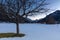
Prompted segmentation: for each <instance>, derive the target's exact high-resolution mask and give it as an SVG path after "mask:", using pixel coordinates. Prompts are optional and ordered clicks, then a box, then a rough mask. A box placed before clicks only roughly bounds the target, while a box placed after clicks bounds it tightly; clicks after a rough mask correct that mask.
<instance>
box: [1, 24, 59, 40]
mask: <svg viewBox="0 0 60 40" xmlns="http://www.w3.org/2000/svg"><path fill="white" fill-rule="evenodd" d="M7 32H16V25H15V24H13V23H0V33H7ZM20 32H21V33H24V34H26V36H24V37H22V38H19V37H18V38H17V37H15V38H0V40H60V24H54V25H46V24H20Z"/></svg>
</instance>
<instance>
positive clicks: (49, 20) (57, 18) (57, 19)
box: [37, 10, 60, 24]
mask: <svg viewBox="0 0 60 40" xmlns="http://www.w3.org/2000/svg"><path fill="white" fill-rule="evenodd" d="M37 23H46V24H58V23H60V10H56V11H55V12H53V13H51V14H49V15H47V16H46V17H45V18H43V19H40V20H39V21H38V22H37Z"/></svg>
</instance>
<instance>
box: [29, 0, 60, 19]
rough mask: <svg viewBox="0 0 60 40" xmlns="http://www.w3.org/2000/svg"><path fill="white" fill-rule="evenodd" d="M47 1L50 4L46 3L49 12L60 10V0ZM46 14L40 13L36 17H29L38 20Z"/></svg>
mask: <svg viewBox="0 0 60 40" xmlns="http://www.w3.org/2000/svg"><path fill="white" fill-rule="evenodd" d="M46 3H48V5H46V8H48V9H50V11H49V12H47V14H50V13H52V12H54V11H56V10H60V0H46ZM45 16H46V13H45V14H43V15H42V14H40V15H37V16H35V17H29V18H30V19H32V20H36V19H40V18H44V17H45Z"/></svg>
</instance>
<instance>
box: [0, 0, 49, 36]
mask: <svg viewBox="0 0 60 40" xmlns="http://www.w3.org/2000/svg"><path fill="white" fill-rule="evenodd" d="M0 3H2V4H3V5H4V10H5V11H6V12H7V13H9V14H11V13H12V14H14V17H15V18H16V27H17V35H18V34H19V19H21V18H19V16H21V17H25V18H27V17H28V16H33V15H37V14H39V13H45V12H46V11H47V10H48V9H46V8H45V5H47V4H46V0H1V1H0ZM11 18H12V16H11ZM20 21H22V20H20Z"/></svg>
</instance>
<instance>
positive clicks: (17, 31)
mask: <svg viewBox="0 0 60 40" xmlns="http://www.w3.org/2000/svg"><path fill="white" fill-rule="evenodd" d="M16 33H17V35H18V34H19V23H16Z"/></svg>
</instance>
